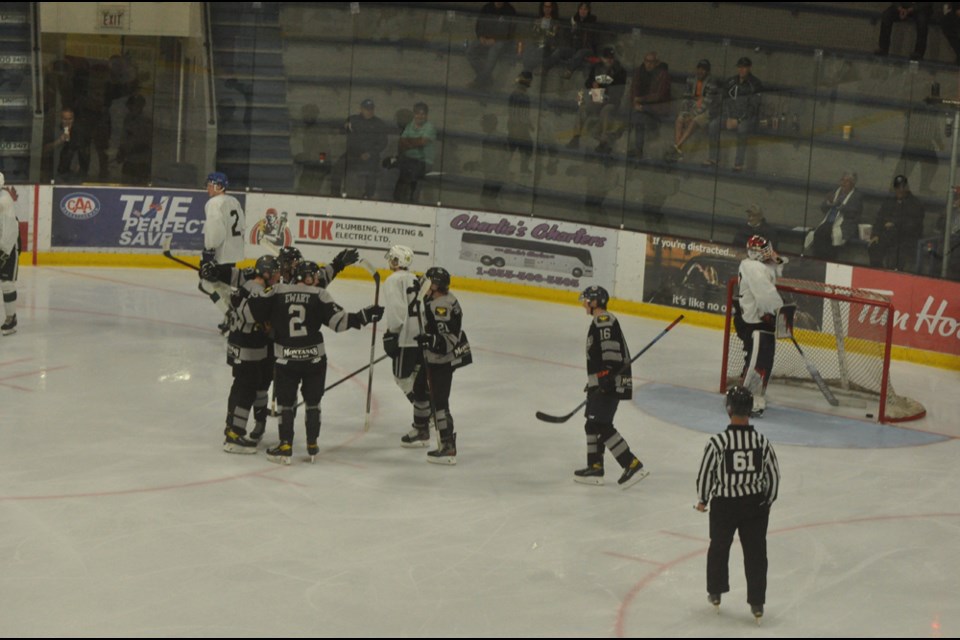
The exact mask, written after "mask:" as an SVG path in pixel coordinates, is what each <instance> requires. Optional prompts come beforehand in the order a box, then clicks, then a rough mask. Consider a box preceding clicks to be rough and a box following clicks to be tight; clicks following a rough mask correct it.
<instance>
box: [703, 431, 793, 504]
mask: <svg viewBox="0 0 960 640" xmlns="http://www.w3.org/2000/svg"><path fill="white" fill-rule="evenodd" d="M779 486H780V468H779V467H778V466H777V455H776V454H775V453H774V452H773V447H772V446H770V443H769V442H768V441H767V439H766V438H765V437H764V436H763V435H761V434H759V433H757V432H756V430H755V429H754V428H753V425H733V424H731V425H730V426H728V427H727V429H726V431H723V432H722V433H718V434H717V435H715V436H713V437H711V438H710V441H709V442H708V443H707V448H706V449H705V450H704V452H703V462H701V463H700V473H699V474H698V475H697V493H698V495H699V497H700V502H702V503H703V504H710V499H711V498H713V497H721V498H741V497H743V496H752V495H757V494H763V495H765V496H766V498H767V503H768V504H773V502H774V500H776V499H777V490H778V489H779Z"/></svg>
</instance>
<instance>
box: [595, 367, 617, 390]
mask: <svg viewBox="0 0 960 640" xmlns="http://www.w3.org/2000/svg"><path fill="white" fill-rule="evenodd" d="M597 382H598V383H599V385H600V393H606V394H613V393H616V392H617V376H616V375H614V373H613V371H612V370H611V369H609V368H607V369H601V370H600V371H598V372H597Z"/></svg>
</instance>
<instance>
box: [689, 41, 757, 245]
mask: <svg viewBox="0 0 960 640" xmlns="http://www.w3.org/2000/svg"><path fill="white" fill-rule="evenodd" d="M683 99H684V102H683V107H682V108H681V110H680V114H679V115H678V116H677V121H676V123H675V124H674V132H673V150H674V151H676V153H677V159H679V158H681V157H682V156H683V149H682V147H683V143H684V142H686V141H687V138H689V137H690V136H691V135H693V132H694V131H696V130H697V129H699V128H702V127H706V126H708V125H709V124H710V122H711V121H713V120H715V119H716V118H717V117H718V116H719V115H720V87H718V86H717V82H716V79H714V77H713V76H711V75H710V61H709V60H707V59H706V58H704V59H703V60H701V61H700V62H698V63H697V70H696V72H695V73H694V75H692V76H690V77H689V78H687V90H686V92H684V94H683ZM744 242H746V241H744Z"/></svg>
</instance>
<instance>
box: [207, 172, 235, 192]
mask: <svg viewBox="0 0 960 640" xmlns="http://www.w3.org/2000/svg"><path fill="white" fill-rule="evenodd" d="M207 184H212V185H215V186H217V187H220V188H221V189H226V188H227V187H229V186H230V180H228V179H227V174H225V173H222V172H220V171H214V172H213V173H211V174H210V175H208V176H207Z"/></svg>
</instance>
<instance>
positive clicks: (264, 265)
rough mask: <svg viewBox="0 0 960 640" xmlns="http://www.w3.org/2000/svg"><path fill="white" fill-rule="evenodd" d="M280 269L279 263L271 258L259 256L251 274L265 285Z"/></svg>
mask: <svg viewBox="0 0 960 640" xmlns="http://www.w3.org/2000/svg"><path fill="white" fill-rule="evenodd" d="M279 269H280V263H279V262H278V261H277V259H276V258H274V257H273V256H269V255H268V256H260V257H259V258H257V263H256V264H255V265H254V266H253V272H254V273H255V274H256V275H257V276H259V277H261V278H263V279H264V280H265V281H266V282H267V283H269V282H270V281H271V280H273V275H274V274H275V273H276V272H277V271H278V270H279Z"/></svg>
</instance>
